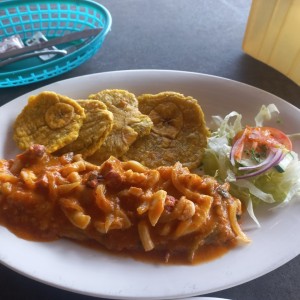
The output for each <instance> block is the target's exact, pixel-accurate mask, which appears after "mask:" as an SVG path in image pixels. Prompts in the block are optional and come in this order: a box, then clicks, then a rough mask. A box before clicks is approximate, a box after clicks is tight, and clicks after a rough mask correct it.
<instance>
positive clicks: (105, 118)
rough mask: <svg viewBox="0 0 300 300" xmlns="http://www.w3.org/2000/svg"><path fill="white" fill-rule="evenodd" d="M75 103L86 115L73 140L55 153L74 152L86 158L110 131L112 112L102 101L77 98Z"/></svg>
mask: <svg viewBox="0 0 300 300" xmlns="http://www.w3.org/2000/svg"><path fill="white" fill-rule="evenodd" d="M77 103H78V104H79V105H80V106H81V107H83V108H84V112H85V115H86V118H85V119H84V121H83V124H82V127H81V128H80V131H79V136H78V138H77V139H76V140H75V141H74V142H72V143H70V144H68V145H66V146H65V147H63V148H61V149H59V150H58V151H57V153H56V154H58V155H62V154H63V153H67V152H74V153H76V154H77V153H80V154H82V157H83V158H86V157H88V156H90V155H92V154H94V152H95V151H96V150H97V149H98V148H99V147H100V146H101V145H102V144H103V143H104V141H105V139H106V137H107V136H108V135H109V133H110V132H111V130H112V126H113V114H112V113H111V112H110V111H108V110H107V107H106V105H105V104H104V103H102V102H100V101H98V100H88V99H87V100H77Z"/></svg>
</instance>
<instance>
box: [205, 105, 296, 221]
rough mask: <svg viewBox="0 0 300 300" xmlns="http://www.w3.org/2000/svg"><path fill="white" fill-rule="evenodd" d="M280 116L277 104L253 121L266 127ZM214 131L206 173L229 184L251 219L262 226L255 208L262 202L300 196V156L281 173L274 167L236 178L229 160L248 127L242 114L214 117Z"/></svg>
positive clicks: (279, 202)
mask: <svg viewBox="0 0 300 300" xmlns="http://www.w3.org/2000/svg"><path fill="white" fill-rule="evenodd" d="M278 114H279V110H278V109H277V107H276V106H275V105H274V104H269V105H268V106H265V105H263V106H262V107H261V109H260V111H259V112H258V114H257V115H256V117H255V119H254V123H255V125H254V126H255V127H261V126H264V122H265V121H269V120H271V119H272V118H273V117H274V116H277V115H278ZM212 120H213V122H214V126H215V128H216V129H215V130H214V131H213V132H212V134H211V136H210V137H209V139H208V146H207V149H206V151H205V155H204V159H203V170H204V172H205V173H206V174H208V175H211V176H214V177H215V178H216V179H217V180H219V181H220V182H230V186H231V188H230V192H231V193H232V195H234V196H235V197H237V198H239V199H241V200H242V201H243V202H244V203H245V206H246V207H247V210H248V213H249V215H250V217H251V218H252V219H253V220H254V222H255V223H256V224H257V225H258V226H259V222H258V220H257V219H256V217H255V214H254V207H255V206H256V205H258V204H259V203H261V202H266V203H277V204H280V206H281V205H284V204H286V203H288V202H289V201H290V200H291V199H292V198H293V197H294V196H295V195H297V194H298V195H300V176H299V174H300V161H299V159H298V155H297V153H295V152H293V156H294V159H293V160H292V161H291V162H290V163H289V165H288V166H287V168H286V170H285V171H284V172H282V173H280V172H278V171H277V170H276V169H275V168H271V169H269V170H268V171H266V172H265V173H263V174H261V175H258V176H255V177H250V178H247V179H239V180H237V179H236V175H235V174H237V169H236V168H237V167H236V166H233V165H232V163H231V161H230V151H231V144H232V139H233V137H234V136H235V135H236V134H237V133H238V132H239V131H241V130H243V129H244V128H245V126H244V125H243V124H242V115H241V114H239V113H237V112H235V111H234V112H231V113H230V114H228V115H227V116H225V117H224V118H222V117H220V116H213V118H212Z"/></svg>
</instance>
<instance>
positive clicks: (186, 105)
mask: <svg viewBox="0 0 300 300" xmlns="http://www.w3.org/2000/svg"><path fill="white" fill-rule="evenodd" d="M138 101H139V110H140V111H141V112H142V113H143V114H145V115H148V116H149V117H150V118H151V120H152V122H153V127H152V129H151V132H150V134H149V135H145V136H143V137H140V138H138V139H137V141H136V142H135V143H134V144H132V145H131V147H130V148H129V150H128V151H127V152H126V153H125V154H124V155H123V159H125V160H130V159H135V160H138V161H140V162H141V163H142V164H144V165H146V166H148V167H151V168H152V167H158V166H170V165H173V164H175V163H176V162H177V161H179V162H181V163H182V164H183V166H186V167H188V168H190V169H193V168H196V167H198V166H199V164H200V162H201V160H202V156H203V153H204V149H205V147H206V145H207V137H208V135H209V131H208V129H207V127H206V123H205V119H204V114H203V111H202V109H201V107H200V105H199V104H198V102H197V100H195V99H193V98H192V97H185V96H184V95H182V94H179V93H175V92H162V93H159V94H155V95H152V94H144V95H141V96H139V97H138Z"/></svg>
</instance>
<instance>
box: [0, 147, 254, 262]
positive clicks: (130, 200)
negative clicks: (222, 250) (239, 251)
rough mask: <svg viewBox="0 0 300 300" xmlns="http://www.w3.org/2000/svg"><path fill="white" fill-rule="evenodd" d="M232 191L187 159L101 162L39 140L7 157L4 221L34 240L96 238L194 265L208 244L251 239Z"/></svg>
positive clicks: (2, 179)
mask: <svg viewBox="0 0 300 300" xmlns="http://www.w3.org/2000/svg"><path fill="white" fill-rule="evenodd" d="M228 190H229V184H228V183H226V184H222V185H221V184H219V183H218V182H217V181H216V180H215V179H214V178H212V177H209V176H199V175H196V174H192V173H190V171H189V170H188V168H185V167H183V166H182V164H181V163H180V162H177V163H176V164H175V165H173V166H161V167H158V168H156V169H150V168H147V167H145V166H143V165H142V164H140V163H138V162H136V161H127V162H121V161H120V160H118V159H117V158H115V157H110V158H109V159H108V160H106V161H105V162H104V163H103V164H102V165H100V166H97V165H94V164H91V163H89V162H87V161H85V160H83V158H82V156H81V155H79V154H77V155H74V154H72V153H67V154H64V155H62V156H59V157H58V156H53V155H51V154H49V153H48V152H47V151H46V148H45V147H44V146H42V145H33V146H31V147H30V148H29V149H28V150H26V151H25V152H24V153H22V154H20V155H18V156H17V157H16V158H15V159H12V160H1V161H0V191H1V193H0V221H1V223H2V224H4V225H5V226H7V227H8V228H10V229H11V230H12V231H13V232H14V233H16V234H17V235H19V236H21V237H26V238H28V239H33V240H53V239H57V238H60V237H67V238H71V239H74V240H77V241H88V240H93V241H97V242H98V243H100V244H101V245H103V246H104V247H106V248H107V249H111V250H116V251H123V250H128V251H132V252H139V253H144V254H145V255H146V253H149V252H156V253H157V254H158V255H159V257H160V259H161V262H169V261H170V262H172V259H173V258H174V257H177V256H178V255H179V256H182V257H185V259H186V263H188V262H193V260H194V258H195V257H196V256H197V253H198V252H199V251H200V250H201V249H205V247H210V246H212V247H218V246H220V245H222V246H228V247H230V246H233V245H236V244H237V243H238V242H248V241H249V240H248V238H247V237H246V235H245V234H244V233H243V231H242V230H241V228H240V226H239V224H238V220H237V218H238V217H239V216H240V215H241V213H242V207H241V202H240V200H238V199H237V198H234V197H233V196H231V195H230V193H229V191H228Z"/></svg>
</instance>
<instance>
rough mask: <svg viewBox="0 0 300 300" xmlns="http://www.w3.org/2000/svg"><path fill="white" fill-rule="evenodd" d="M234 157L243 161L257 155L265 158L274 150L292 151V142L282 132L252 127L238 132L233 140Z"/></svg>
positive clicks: (268, 128)
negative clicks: (244, 158)
mask: <svg viewBox="0 0 300 300" xmlns="http://www.w3.org/2000/svg"><path fill="white" fill-rule="evenodd" d="M232 145H233V148H234V153H233V157H234V159H235V160H237V161H238V160H241V159H242V158H243V157H244V156H248V157H249V156H250V154H251V155H253V154H255V155H257V157H264V156H266V155H267V153H268V151H269V150H270V149H272V148H281V149H283V150H287V151H291V150H292V142H291V140H290V139H289V137H288V136H287V135H286V134H285V133H283V132H282V131H281V130H279V129H276V128H273V127H250V126H247V127H246V128H245V129H244V130H242V131H240V132H238V133H237V134H236V136H235V137H234V138H233V141H232Z"/></svg>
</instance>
